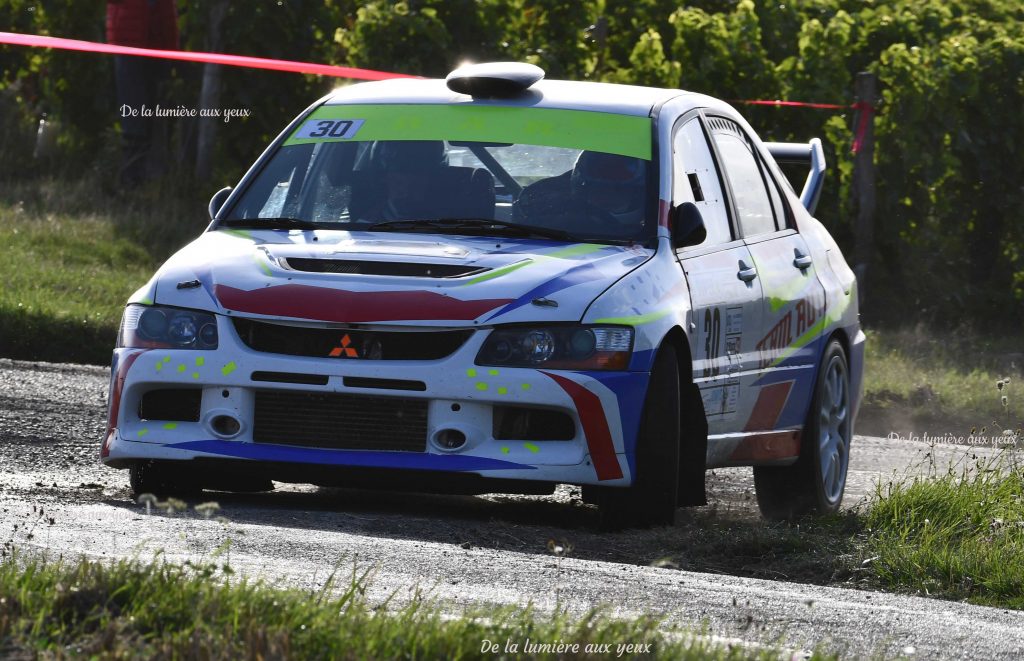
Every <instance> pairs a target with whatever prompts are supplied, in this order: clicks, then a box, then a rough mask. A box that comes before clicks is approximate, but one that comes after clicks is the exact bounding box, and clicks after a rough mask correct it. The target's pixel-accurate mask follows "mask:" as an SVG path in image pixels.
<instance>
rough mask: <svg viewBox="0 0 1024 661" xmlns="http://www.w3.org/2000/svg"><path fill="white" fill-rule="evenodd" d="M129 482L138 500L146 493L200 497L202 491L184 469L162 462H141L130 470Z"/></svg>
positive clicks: (133, 494)
mask: <svg viewBox="0 0 1024 661" xmlns="http://www.w3.org/2000/svg"><path fill="white" fill-rule="evenodd" d="M128 482H129V484H130V485H131V489H132V496H133V497H135V498H138V497H139V496H141V495H142V494H144V493H151V494H153V495H154V496H182V497H189V496H195V495H198V494H199V492H200V491H202V489H201V488H200V486H199V485H198V484H196V482H195V481H194V480H192V479H189V478H188V477H187V476H186V474H185V471H184V470H183V467H178V466H175V465H174V463H168V462H160V461H139V462H137V463H135V464H132V466H131V467H130V468H129V469H128Z"/></svg>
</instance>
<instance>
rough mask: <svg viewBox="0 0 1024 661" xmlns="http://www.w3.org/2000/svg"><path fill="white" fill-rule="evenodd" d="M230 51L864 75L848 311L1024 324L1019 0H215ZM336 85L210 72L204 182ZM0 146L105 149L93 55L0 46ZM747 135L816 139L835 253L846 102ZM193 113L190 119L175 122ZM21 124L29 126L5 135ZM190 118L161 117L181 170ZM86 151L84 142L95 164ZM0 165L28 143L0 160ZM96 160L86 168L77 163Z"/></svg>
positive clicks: (101, 68) (762, 116)
mask: <svg viewBox="0 0 1024 661" xmlns="http://www.w3.org/2000/svg"><path fill="white" fill-rule="evenodd" d="M223 1H224V0H193V1H190V2H185V1H184V0H181V1H180V2H179V3H178V4H179V24H180V29H181V37H182V39H181V40H182V47H183V48H185V49H189V50H203V49H205V48H207V47H208V44H209V43H211V41H210V40H211V35H210V34H208V25H209V21H208V17H209V15H210V12H211V11H212V10H213V7H214V5H216V4H218V2H223ZM103 4H104V3H100V2H87V1H86V0H76V1H75V2H72V3H65V2H56V1H54V0H42V1H39V0H35V1H32V0H0V30H6V31H14V32H26V33H39V34H49V35H54V36H62V37H72V38H80V39H89V40H102V39H103V11H104V10H103ZM220 40H221V41H220V43H223V44H224V45H225V46H224V50H225V51H228V52H232V53H237V54H245V55H257V56H264V57H272V58H283V59H295V60H306V61H315V62H330V63H335V64H345V65H353V66H360V67H369V68H374V69H381V70H390V71H400V72H405V73H414V74H421V75H429V76H443V75H444V74H445V73H446V72H447V71H449V70H450V69H451V68H453V67H454V66H455V65H457V64H458V63H460V62H463V61H467V60H474V61H481V60H493V59H507V60H525V61H529V62H534V63H536V64H539V65H540V66H542V67H544V68H545V69H546V70H547V72H548V75H549V76H550V77H553V78H569V79H578V80H601V81H612V82H623V83H633V84H643V85H655V86H666V87H679V88H683V89H689V90H695V91H700V92H706V93H709V94H712V95H714V96H717V97H720V98H724V99H729V100H734V101H737V102H739V101H742V100H747V99H787V100H795V101H814V102H827V103H838V104H843V105H852V104H853V103H854V102H856V101H857V99H854V97H853V81H854V77H855V75H856V74H857V73H858V72H860V71H870V72H873V73H875V74H876V75H877V76H878V80H879V97H878V98H877V99H865V100H864V101H867V102H870V103H871V104H872V105H873V106H874V109H875V112H874V113H873V118H874V122H875V123H874V127H875V133H876V140H877V142H876V154H875V165H876V181H877V209H876V214H875V229H874V246H873V258H872V259H873V265H872V268H871V270H870V271H869V272H868V277H867V281H866V286H867V291H868V292H869V296H868V298H867V301H866V303H867V305H866V308H865V309H866V310H867V311H868V314H869V315H871V316H873V317H874V318H875V319H878V320H903V321H911V320H914V319H933V320H937V319H940V318H941V319H947V318H948V316H949V315H955V316H956V317H955V318H956V321H958V322H959V321H964V320H968V319H974V320H980V321H982V322H984V323H990V322H992V323H995V322H1005V323H1019V322H1020V321H1021V320H1022V318H1024V313H1022V307H1024V166H1022V163H1024V158H1022V156H1021V154H1020V151H1021V150H1022V149H1024V112H1022V108H1024V4H1022V3H1020V2H1019V1H1018V0H895V1H892V2H885V1H883V0H801V1H799V2H784V1H782V0H774V1H768V0H740V1H738V2H737V1H735V0H732V1H729V0H703V1H697V2H677V1H670V0H629V1H628V2H627V1H615V0H447V1H444V0H407V1H404V2H394V1H392V0H372V1H370V2H355V1H353V0H286V1H284V2H277V3H275V2H258V3H256V2H252V3H249V2H247V3H242V2H234V3H230V7H229V12H228V18H227V20H226V21H225V22H224V24H223V26H222V34H221V35H220ZM201 78H202V70H201V67H200V66H199V65H193V64H178V65H176V66H175V67H174V71H173V76H172V80H171V82H170V84H169V87H168V90H167V95H168V98H169V99H170V100H171V102H172V103H180V104H183V105H185V106H191V107H195V106H196V105H197V104H198V94H199V86H200V80H201ZM337 84H338V81H335V80H327V79H322V78H317V77H314V76H302V75H294V74H286V73H271V72H254V71H247V70H239V69H229V70H226V71H225V72H224V78H223V85H224V88H223V91H222V94H221V97H220V98H221V101H222V105H223V106H225V107H237V108H249V109H251V111H252V114H251V116H250V117H248V118H247V119H244V120H233V121H232V122H230V123H228V124H222V125H221V126H219V128H218V131H219V133H218V150H217V154H216V163H217V169H216V172H217V176H218V181H217V182H211V183H210V184H209V186H208V188H209V189H210V190H211V191H212V190H214V189H216V188H218V187H219V185H220V183H221V181H224V180H231V179H233V178H236V177H237V176H238V175H239V174H240V173H241V171H242V170H243V168H244V167H245V166H246V164H248V163H249V162H251V161H252V159H253V158H254V157H255V156H256V155H257V154H258V153H259V151H260V150H261V149H262V148H263V147H264V146H265V145H266V143H267V142H268V141H269V140H270V139H272V138H273V136H274V135H275V134H276V132H277V131H278V130H280V128H281V127H282V126H283V125H284V123H285V122H286V121H287V120H288V119H290V118H291V117H293V116H294V115H295V114H296V113H297V112H298V111H300V110H301V109H302V108H304V107H305V106H306V105H307V104H308V103H309V102H310V101H312V100H313V99H315V98H317V97H318V96H319V95H320V94H322V93H324V92H325V91H327V90H328V89H330V88H331V87H332V86H333V85H337ZM0 87H3V93H2V94H0V113H3V115H2V118H0V119H2V126H0V148H2V149H3V150H4V151H5V152H9V151H14V152H17V151H18V150H23V149H25V148H26V145H28V147H27V148H28V149H29V150H30V149H31V139H30V138H31V131H32V130H33V128H34V126H35V124H36V122H37V121H38V119H39V117H40V116H41V115H42V114H43V113H46V114H47V116H48V117H49V119H51V120H56V121H57V122H58V124H59V126H60V146H61V150H62V154H63V157H64V158H63V160H64V161H65V162H75V163H78V164H82V163H90V162H91V163H92V164H93V165H94V166H95V161H96V160H97V159H98V158H101V157H102V155H103V154H104V153H109V152H110V150H111V148H110V144H111V143H115V144H116V136H117V133H116V122H117V114H116V108H115V107H114V106H115V102H114V101H113V99H114V95H113V75H112V64H111V61H110V60H109V58H107V57H105V56H100V55H88V54H80V53H70V52H59V51H44V50H32V49H25V48H14V47H0ZM742 111H743V112H744V113H745V115H746V116H747V117H748V118H749V119H750V120H751V123H752V124H753V125H754V126H755V127H756V128H757V129H758V130H759V132H760V133H761V135H762V137H764V138H766V139H769V138H770V139H776V140H806V139H808V138H810V137H813V136H820V137H822V138H823V140H824V141H825V142H826V146H827V155H828V158H829V161H830V165H831V168H830V171H829V180H828V181H829V183H828V187H827V189H826V194H825V196H824V198H823V200H822V203H821V206H820V207H819V217H820V218H821V219H822V220H823V222H825V223H826V225H828V226H829V227H830V228H831V229H832V231H833V233H834V234H835V235H836V236H837V237H838V238H839V240H840V243H841V244H842V245H843V247H844V248H845V249H846V252H847V254H848V256H851V257H852V246H853V245H854V242H855V236H854V230H853V219H854V217H855V215H856V212H857V209H856V208H855V202H854V200H855V199H856V196H855V195H854V192H855V191H852V190H851V187H852V181H853V177H852V170H853V166H852V163H853V159H852V155H851V146H852V144H853V141H854V133H855V128H856V127H855V118H854V114H855V113H854V110H853V109H852V108H851V109H849V110H845V111H844V110H839V111H829V110H815V109H803V108H778V107H771V106H768V107H765V106H756V107H755V106H750V107H747V108H743V109H742ZM193 121H194V120H193ZM26 132H27V133H28V135H29V139H27V140H26V139H25V137H24V136H25V135H26ZM194 133H195V129H194V126H192V125H190V124H189V122H188V121H187V120H181V121H180V122H179V123H178V124H177V125H176V127H175V128H174V140H173V154H174V157H175V158H177V159H178V160H179V161H180V163H181V164H182V167H183V168H187V165H185V164H188V163H189V162H190V161H189V155H190V149H192V150H194V145H193V143H194ZM97 155H100V156H97ZM5 156H7V158H4V159H2V160H3V161H4V164H3V165H2V166H0V175H2V176H15V175H18V174H21V175H22V176H24V174H23V173H25V172H26V171H29V170H30V169H26V168H25V167H24V161H25V159H26V157H27V156H28V154H23V153H13V154H7V153H5ZM97 167H98V166H97Z"/></svg>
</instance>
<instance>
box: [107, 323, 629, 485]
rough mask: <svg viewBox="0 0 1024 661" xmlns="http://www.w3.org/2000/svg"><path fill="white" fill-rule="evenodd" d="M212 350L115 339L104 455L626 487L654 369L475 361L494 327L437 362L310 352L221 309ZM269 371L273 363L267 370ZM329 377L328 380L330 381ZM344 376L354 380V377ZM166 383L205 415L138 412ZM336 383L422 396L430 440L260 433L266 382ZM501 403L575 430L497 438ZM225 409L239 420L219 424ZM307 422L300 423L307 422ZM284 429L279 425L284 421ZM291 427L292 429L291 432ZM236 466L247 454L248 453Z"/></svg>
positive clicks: (330, 389) (271, 385) (339, 387)
mask: <svg viewBox="0 0 1024 661" xmlns="http://www.w3.org/2000/svg"><path fill="white" fill-rule="evenodd" d="M218 327H219V328H218V330H219V334H220V344H219V347H218V349H217V350H215V351H183V350H165V349H117V350H115V354H114V363H113V373H112V380H111V392H110V400H109V401H110V410H109V421H108V429H107V434H106V436H105V438H104V441H103V448H102V452H101V457H102V460H103V462H104V463H105V464H107V465H109V466H112V467H116V468H123V467H127V466H129V465H130V464H131V463H132V462H135V461H138V460H191V459H197V458H205V459H231V460H240V461H241V462H248V461H255V462H279V463H288V464H300V465H301V464H305V465H316V466H324V467H329V466H336V467H339V468H341V467H363V468H367V469H371V468H374V469H376V468H383V469H407V470H420V471H443V472H463V473H472V474H476V475H479V476H482V477H489V478H498V479H511V480H534V481H544V482H564V483H573V484H601V485H609V486H625V485H628V484H630V483H631V481H632V479H631V470H630V466H631V463H632V462H631V457H632V455H633V449H634V446H635V442H636V435H637V432H638V429H639V414H640V410H641V409H642V402H643V397H644V394H645V392H646V389H647V381H648V377H649V374H648V373H645V372H569V371H558V370H539V369H530V368H488V367H481V366H478V365H475V364H474V362H473V361H474V359H475V357H476V355H477V352H478V351H479V348H480V346H481V344H482V343H483V340H484V338H485V337H486V335H487V333H488V332H489V331H487V330H480V331H477V332H476V333H474V334H473V335H472V336H471V337H470V338H469V340H468V341H466V343H465V344H464V345H463V346H461V347H460V348H459V349H458V350H456V351H455V352H454V353H452V354H451V355H450V356H448V357H447V358H444V359H442V360H433V361H391V360H377V361H373V360H359V359H346V358H326V357H325V358H310V357H302V356H288V355H280V354H272V353H263V352H257V351H254V350H252V349H250V348H249V347H247V346H246V345H245V344H243V343H242V342H241V340H240V339H239V338H238V336H237V334H236V333H235V332H234V329H233V326H232V324H231V323H230V322H229V321H228V320H227V319H226V318H224V317H218ZM255 372H262V373H268V372H269V373H276V374H281V375H289V374H290V375H313V376H317V377H320V379H321V382H322V383H320V384H308V383H286V382H281V381H271V382H268V381H266V380H259V381H257V380H254V379H253V376H254V373H255ZM260 378H261V379H265V378H266V377H265V374H264V375H262V376H261V377H260ZM360 378H361V379H377V380H396V381H405V382H408V381H418V382H422V383H423V384H425V388H424V389H423V390H422V391H410V390H405V389H389V388H381V387H374V388H368V387H353V386H351V385H349V384H351V383H352V382H353V381H354V380H358V379H360ZM324 380H325V381H326V382H325V383H324V382H323V381H324ZM346 380H347V383H346ZM160 389H165V390H166V389H189V390H193V391H201V400H200V402H201V403H200V406H199V411H198V416H197V417H198V420H192V421H190V420H154V419H144V418H143V417H141V415H140V403H141V402H142V398H143V396H144V395H145V394H146V393H148V392H150V391H154V390H160ZM260 391H277V392H286V393H321V394H323V393H337V394H347V395H360V396H364V397H366V396H369V397H373V398H375V399H381V400H386V399H387V398H396V399H402V400H418V401H419V402H420V403H425V410H426V424H425V436H426V439H425V449H424V450H423V451H382V450H376V449H373V448H366V449H354V450H353V449H328V448H323V447H299V446H297V445H295V444H294V443H293V442H291V440H290V439H289V438H286V437H283V435H282V437H281V438H279V439H270V440H268V439H267V438H265V434H264V437H262V438H260V439H259V442H257V441H256V439H254V419H255V414H256V406H257V393H258V392H260ZM499 407H528V408H537V409H546V410H552V411H559V412H562V413H564V414H566V415H568V416H569V417H570V418H571V419H572V421H573V423H574V425H575V434H574V436H573V437H572V438H571V439H567V440H537V439H536V438H535V439H534V440H526V439H516V438H508V434H507V433H505V434H502V436H503V438H496V437H495V436H496V434H495V432H496V429H495V425H494V415H495V411H496V410H498V408H499ZM218 416H222V417H223V416H228V417H231V418H233V419H235V420H237V421H238V422H239V423H240V428H239V430H238V431H237V433H234V434H231V435H227V434H225V433H223V431H224V430H223V429H220V430H218V426H217V424H216V420H217V418H218ZM300 424H301V423H300ZM444 430H457V431H458V432H460V433H462V434H464V436H465V439H466V441H465V444H464V445H462V446H461V447H459V448H457V449H454V450H451V449H447V448H445V447H444V445H443V443H441V442H440V440H441V433H442V432H443V431H444ZM278 433H281V432H278ZM284 434H285V435H286V432H285V433H284ZM239 465H244V463H240V464H239Z"/></svg>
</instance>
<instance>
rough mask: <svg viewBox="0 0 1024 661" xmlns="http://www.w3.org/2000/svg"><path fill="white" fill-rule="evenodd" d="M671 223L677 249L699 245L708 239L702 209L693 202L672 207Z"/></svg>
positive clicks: (670, 213)
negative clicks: (701, 213)
mask: <svg viewBox="0 0 1024 661" xmlns="http://www.w3.org/2000/svg"><path fill="white" fill-rule="evenodd" d="M669 222H670V223H671V227H672V243H673V244H674V245H675V247H676V248H685V247H686V246H696V245H699V244H701V243H704V239H706V238H707V237H708V230H707V228H706V227H704V219H703V218H702V217H701V215H700V209H698V208H697V205H696V204H694V203H693V202H683V203H682V204H680V205H679V206H676V207H672V210H671V211H670V212H669Z"/></svg>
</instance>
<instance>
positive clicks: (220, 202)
mask: <svg viewBox="0 0 1024 661" xmlns="http://www.w3.org/2000/svg"><path fill="white" fill-rule="evenodd" d="M228 195H231V186H227V187H226V188H221V189H220V190H219V191H217V192H216V193H214V194H213V197H211V198H210V207H209V209H210V220H213V219H214V218H216V217H217V213H218V212H219V211H220V208H221V207H222V206H224V203H225V202H226V201H227V199H228Z"/></svg>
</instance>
